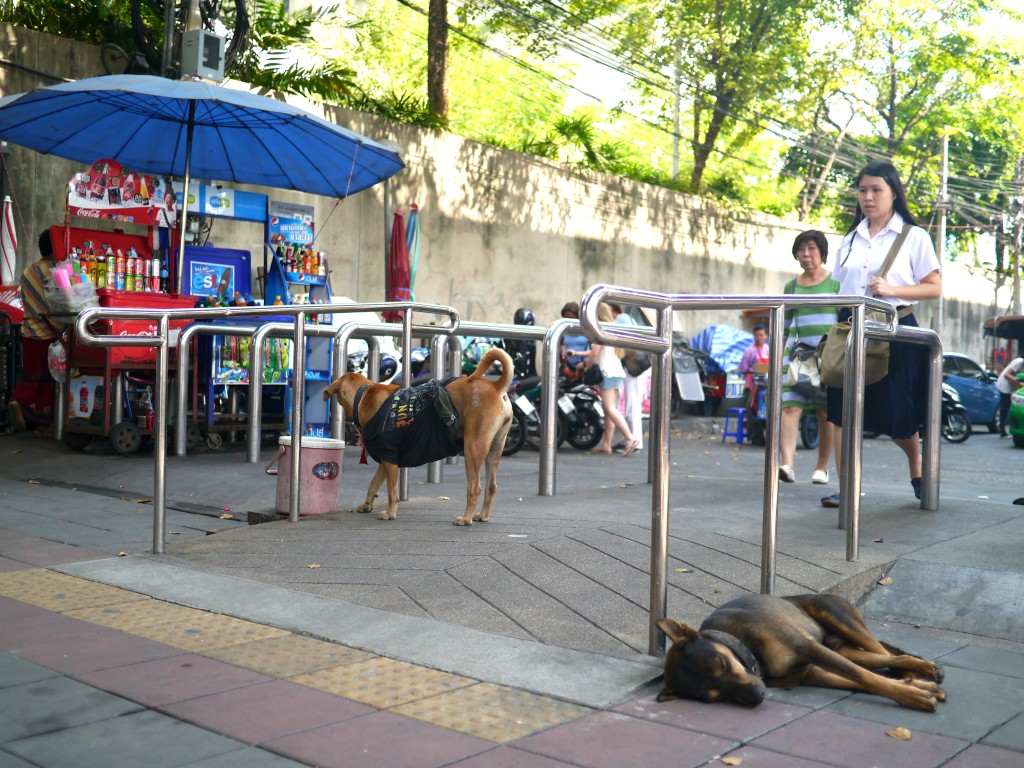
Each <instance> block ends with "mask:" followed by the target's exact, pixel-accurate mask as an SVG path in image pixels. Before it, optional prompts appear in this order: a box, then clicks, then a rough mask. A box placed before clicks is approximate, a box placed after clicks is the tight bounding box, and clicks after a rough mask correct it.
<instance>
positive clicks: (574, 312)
mask: <svg viewBox="0 0 1024 768" xmlns="http://www.w3.org/2000/svg"><path fill="white" fill-rule="evenodd" d="M561 314H562V317H563V318H566V319H569V320H579V319H580V305H579V304H577V303H576V302H575V301H570V302H568V303H566V305H565V306H564V307H562V313H561ZM589 350H590V339H588V338H587V337H586V336H584V335H583V334H578V335H577V334H569V333H566V334H563V335H562V360H563V361H564V362H565V365H566V367H568V368H571V369H573V370H575V369H576V366H577V364H578V363H580V362H582V361H583V360H584V359H586V357H587V352H588V351H589Z"/></svg>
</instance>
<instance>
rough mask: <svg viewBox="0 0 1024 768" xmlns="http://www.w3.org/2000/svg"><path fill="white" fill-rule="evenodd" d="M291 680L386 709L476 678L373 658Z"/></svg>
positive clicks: (463, 684)
mask: <svg viewBox="0 0 1024 768" xmlns="http://www.w3.org/2000/svg"><path fill="white" fill-rule="evenodd" d="M292 681H293V682H296V683H302V684H303V685H308V686H310V687H311V688H318V689H320V690H321V691H327V692H328V693H333V694H335V695H337V696H344V697H345V698H348V699H353V700H355V701H361V702H362V703H363V704H369V705H370V706H371V707H377V708H379V709H387V708H389V707H394V706H397V705H399V704H405V703H407V702H410V701H416V700H417V699H422V698H425V697H427V696H436V695H437V694H439V693H444V692H446V691H451V690H453V689H456V688H464V687H465V686H467V685H472V684H473V683H475V682H477V681H476V680H473V679H471V678H468V677H459V676H458V675H450V674H448V673H447V672H439V671H438V670H436V669H427V668H426V667H418V666H416V665H414V664H406V663H405V662H403V661H395V660H393V659H385V658H377V659H370V660H368V661H360V662H356V663H355V664H348V665H346V666H343V667H332V668H331V669H322V670H320V671H319V672H312V673H310V674H308V675H299V676H298V677H293V678H292Z"/></svg>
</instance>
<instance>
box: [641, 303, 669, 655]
mask: <svg viewBox="0 0 1024 768" xmlns="http://www.w3.org/2000/svg"><path fill="white" fill-rule="evenodd" d="M655 330H656V332H657V335H658V336H660V337H661V338H662V339H665V338H667V339H669V340H671V338H672V308H671V307H665V308H663V309H661V310H659V311H658V320H657V325H656V326H655ZM651 368H652V370H653V372H652V373H651V375H652V376H653V377H654V379H653V380H652V388H653V389H654V390H655V391H656V392H657V393H658V396H657V397H656V398H653V399H652V404H651V405H652V407H651V438H650V441H649V446H648V448H649V450H650V452H651V459H650V464H649V465H648V466H649V468H651V469H653V472H654V476H653V478H652V480H653V483H654V491H653V493H652V494H651V584H650V588H651V590H650V610H649V612H648V634H647V652H648V653H649V654H651V655H652V656H659V655H661V654H663V653H664V652H665V635H664V634H663V633H662V631H661V630H660V629H659V628H658V625H657V621H658V619H660V618H662V617H663V616H665V615H666V613H667V612H668V512H669V506H668V484H669V478H670V474H671V469H670V468H671V466H672V441H671V440H670V439H669V432H670V430H671V425H672V397H671V396H669V397H665V393H666V392H671V391H672V345H671V343H670V344H669V345H668V347H667V348H666V349H665V351H663V352H661V353H660V354H656V355H655V356H654V361H653V363H652V365H651Z"/></svg>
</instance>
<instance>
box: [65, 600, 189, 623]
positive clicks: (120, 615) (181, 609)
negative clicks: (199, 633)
mask: <svg viewBox="0 0 1024 768" xmlns="http://www.w3.org/2000/svg"><path fill="white" fill-rule="evenodd" d="M137 597H139V599H138V600H133V601H132V602H130V603H117V604H116V605H98V606H93V607H91V608H80V609H78V610H75V611H67V612H66V614H67V615H68V616H72V617H74V618H76V619H82V620H83V621H91V622H92V623H93V624H100V625H102V626H104V627H111V628H112V629H121V630H124V631H126V632H132V631H134V630H135V629H138V628H139V627H150V626H153V625H155V624H167V623H170V622H172V621H184V620H187V619H189V618H191V617H193V616H195V615H196V614H201V613H202V611H197V610H196V609H195V608H186V607H185V606H183V605H175V604H174V603H165V602H164V601H163V600H154V599H153V598H147V597H142V596H141V595H137Z"/></svg>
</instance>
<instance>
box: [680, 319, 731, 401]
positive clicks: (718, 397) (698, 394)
mask: <svg viewBox="0 0 1024 768" xmlns="http://www.w3.org/2000/svg"><path fill="white" fill-rule="evenodd" d="M710 357H711V356H710V355H709V354H708V353H707V352H702V351H701V350H699V349H694V348H693V347H691V346H690V343H689V342H688V341H687V340H686V337H685V336H684V335H683V334H681V333H679V332H678V331H675V332H673V333H672V373H673V376H672V417H673V418H679V417H680V416H682V415H683V412H684V408H685V406H686V405H687V404H688V403H699V404H700V412H701V415H703V416H713V415H714V414H715V413H717V411H718V407H719V405H721V403H722V399H723V398H724V397H725V376H723V375H720V374H717V373H711V372H710V370H709V368H710V366H709V365H708V361H709V360H710ZM698 387H699V389H698Z"/></svg>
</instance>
